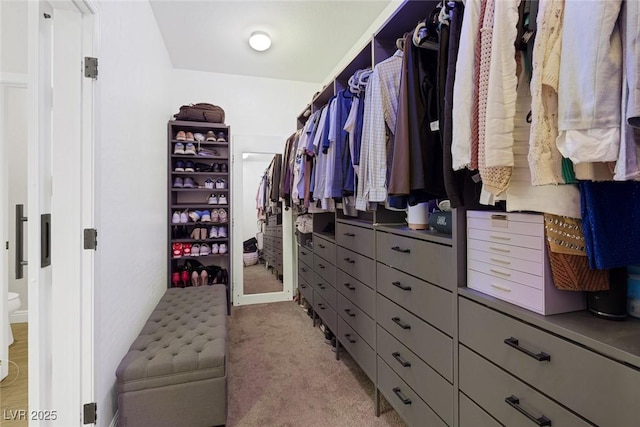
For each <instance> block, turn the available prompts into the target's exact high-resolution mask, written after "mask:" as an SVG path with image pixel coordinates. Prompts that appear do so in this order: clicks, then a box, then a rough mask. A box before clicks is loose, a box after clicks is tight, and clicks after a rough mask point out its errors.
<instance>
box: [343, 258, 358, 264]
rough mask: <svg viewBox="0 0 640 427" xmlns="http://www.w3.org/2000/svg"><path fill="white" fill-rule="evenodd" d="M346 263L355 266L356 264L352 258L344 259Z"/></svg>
mask: <svg viewBox="0 0 640 427" xmlns="http://www.w3.org/2000/svg"><path fill="white" fill-rule="evenodd" d="M344 260H345V261H347V262H348V263H349V264H355V263H356V262H355V261H354V260H352V259H351V258H344Z"/></svg>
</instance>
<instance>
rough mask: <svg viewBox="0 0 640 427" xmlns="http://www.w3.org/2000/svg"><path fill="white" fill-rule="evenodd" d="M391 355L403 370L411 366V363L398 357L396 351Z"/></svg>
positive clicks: (398, 354)
mask: <svg viewBox="0 0 640 427" xmlns="http://www.w3.org/2000/svg"><path fill="white" fill-rule="evenodd" d="M391 355H392V356H393V358H394V359H396V360H397V361H398V363H399V364H401V365H402V366H404V367H405V368H408V367H409V366H411V363H410V362H407V361H406V360H404V359H403V358H402V357H400V353H398V352H397V351H396V352H395V353H391Z"/></svg>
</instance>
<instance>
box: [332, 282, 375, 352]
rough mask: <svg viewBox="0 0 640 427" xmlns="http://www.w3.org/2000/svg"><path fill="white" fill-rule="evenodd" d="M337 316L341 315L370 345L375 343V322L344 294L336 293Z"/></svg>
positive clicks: (372, 345) (373, 345)
mask: <svg viewBox="0 0 640 427" xmlns="http://www.w3.org/2000/svg"><path fill="white" fill-rule="evenodd" d="M337 311H338V316H340V317H342V318H343V319H344V321H345V322H346V323H348V324H349V326H351V327H352V328H353V329H354V330H355V331H356V332H357V333H358V335H360V336H361V337H362V338H364V340H365V341H366V342H367V343H368V344H369V345H370V346H371V347H375V345H376V322H375V321H374V320H373V319H372V318H371V317H369V316H367V315H366V314H365V313H364V311H362V310H360V309H359V308H358V307H356V305H355V304H354V303H352V302H351V301H349V300H348V299H347V298H346V297H345V296H344V295H342V294H340V293H338V307H337Z"/></svg>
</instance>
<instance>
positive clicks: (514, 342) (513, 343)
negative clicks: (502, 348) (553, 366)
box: [504, 337, 551, 362]
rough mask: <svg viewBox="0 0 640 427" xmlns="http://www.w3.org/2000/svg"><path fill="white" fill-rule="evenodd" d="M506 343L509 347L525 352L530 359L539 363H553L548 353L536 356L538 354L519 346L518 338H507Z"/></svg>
mask: <svg viewBox="0 0 640 427" xmlns="http://www.w3.org/2000/svg"><path fill="white" fill-rule="evenodd" d="M504 343H505V344H506V345H508V346H509V347H513V348H515V349H516V350H518V351H521V352H523V353H524V354H526V355H527V356H529V357H533V358H534V359H536V360H537V361H538V362H549V361H551V356H549V355H548V354H547V353H545V352H543V351H541V352H540V353H537V354H536V353H534V352H532V351H531V350H527V349H526V348H524V347H521V346H520V345H519V341H518V339H517V338H514V337H509V338H506V339H505V340H504Z"/></svg>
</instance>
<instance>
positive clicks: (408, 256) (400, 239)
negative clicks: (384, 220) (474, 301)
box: [376, 231, 456, 290]
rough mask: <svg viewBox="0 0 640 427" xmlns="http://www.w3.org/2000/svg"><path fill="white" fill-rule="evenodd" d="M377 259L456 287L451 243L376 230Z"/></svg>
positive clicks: (414, 274)
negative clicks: (448, 244)
mask: <svg viewBox="0 0 640 427" xmlns="http://www.w3.org/2000/svg"><path fill="white" fill-rule="evenodd" d="M376 254H377V257H378V258H377V259H378V261H380V262H382V263H384V264H386V265H388V266H389V267H393V268H396V269H398V270H400V271H404V272H405V273H409V274H411V275H412V276H416V277H419V278H421V279H422V280H426V281H427V282H431V283H433V284H435V285H438V286H440V287H443V288H445V289H449V290H453V289H454V288H455V287H456V280H455V277H456V276H455V271H454V268H453V259H454V256H455V254H454V252H453V249H452V248H451V246H446V245H441V244H438V243H432V242H427V241H424V240H418V239H412V238H410V237H405V236H399V235H396V234H391V233H385V232H383V231H377V232H376Z"/></svg>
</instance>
